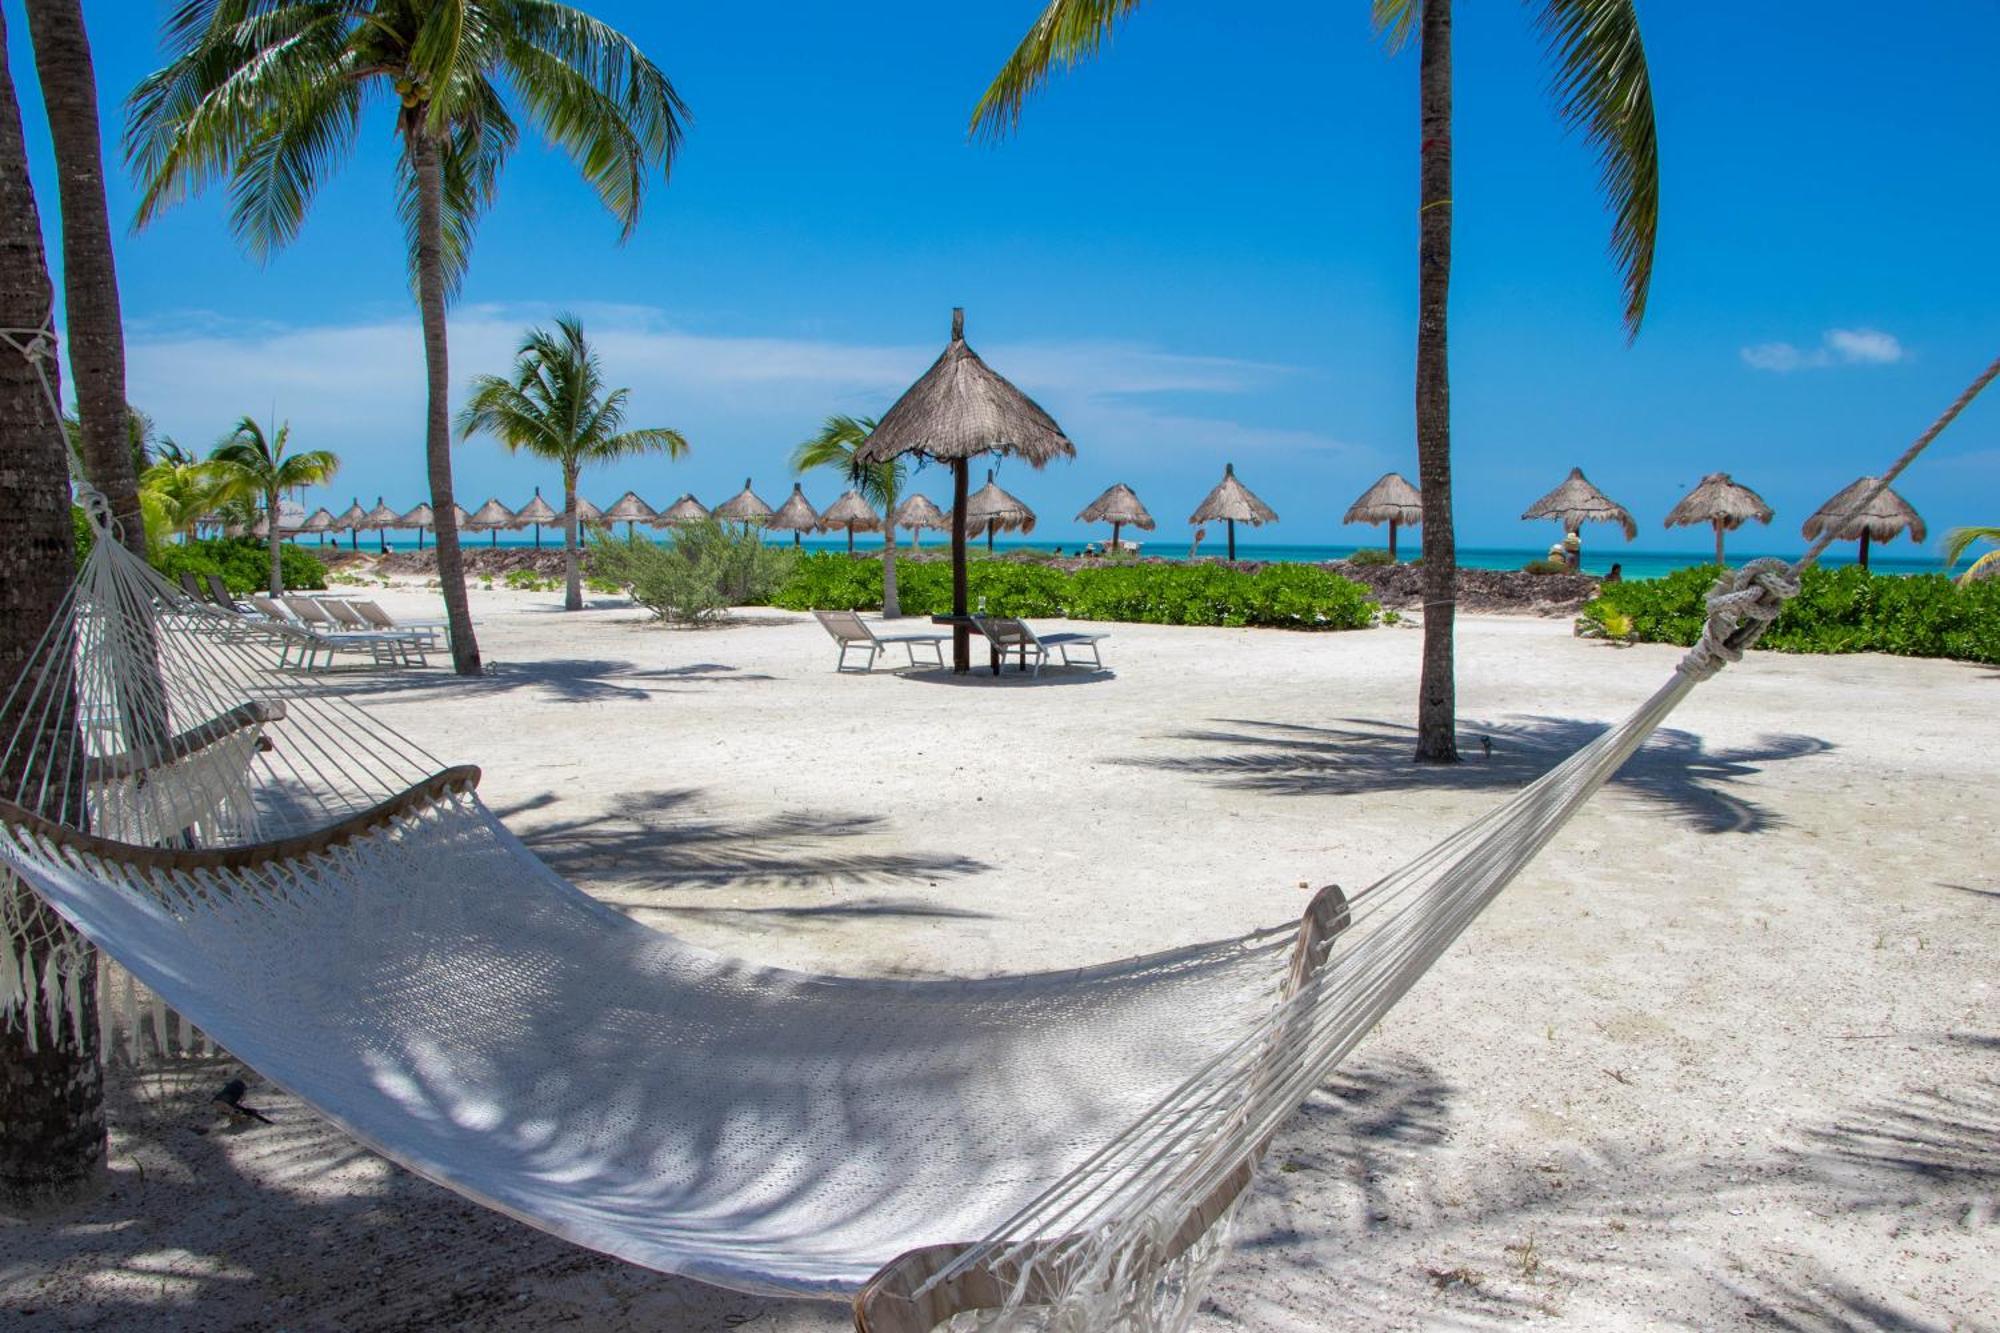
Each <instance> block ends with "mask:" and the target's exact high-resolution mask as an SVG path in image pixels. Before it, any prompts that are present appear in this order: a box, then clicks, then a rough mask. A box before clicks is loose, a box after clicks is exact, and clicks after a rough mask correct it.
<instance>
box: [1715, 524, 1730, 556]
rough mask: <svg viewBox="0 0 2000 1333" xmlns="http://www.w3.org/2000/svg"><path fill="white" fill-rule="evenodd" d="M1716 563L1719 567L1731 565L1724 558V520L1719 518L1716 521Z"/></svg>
mask: <svg viewBox="0 0 2000 1333" xmlns="http://www.w3.org/2000/svg"><path fill="white" fill-rule="evenodd" d="M1715 563H1716V564H1718V565H1726V564H1728V563H1729V562H1728V561H1727V560H1724V559H1723V558H1722V520H1721V519H1719V518H1718V519H1716V520H1715Z"/></svg>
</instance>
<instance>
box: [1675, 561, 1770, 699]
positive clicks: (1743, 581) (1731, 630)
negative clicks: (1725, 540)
mask: <svg viewBox="0 0 2000 1333" xmlns="http://www.w3.org/2000/svg"><path fill="white" fill-rule="evenodd" d="M1798 594H1799V576H1798V574H1797V573H1796V572H1795V571H1794V570H1793V569H1792V567H1791V566H1790V565H1788V564H1786V563H1785V562H1784V561H1782V560H1773V559H1769V558H1766V559H1762V560H1752V561H1751V562H1750V563H1749V564H1747V565H1745V566H1743V568H1741V569H1739V570H1737V571H1735V572H1734V573H1733V574H1724V575H1723V576H1722V577H1721V578H1719V579H1717V580H1716V581H1715V586H1714V587H1713V588H1711V589H1709V592H1708V623H1707V624H1705V625H1703V626H1702V630H1701V639H1700V640H1699V641H1698V642H1697V643H1696V644H1695V646H1694V647H1693V648H1692V649H1691V650H1690V651H1689V652H1688V655H1687V656H1686V657H1684V658H1682V659H1681V663H1680V665H1679V666H1678V667H1677V668H1675V669H1676V670H1678V671H1679V672H1681V673H1682V674H1683V675H1688V676H1692V677H1694V678H1695V679H1696V680H1707V679H1708V678H1709V677H1710V676H1713V675H1714V674H1715V673H1716V672H1718V671H1720V670H1722V668H1723V667H1724V666H1726V665H1728V664H1729V663H1731V662H1740V661H1742V660H1743V651H1744V649H1746V648H1748V647H1750V645H1751V644H1753V643H1755V642H1757V640H1758V639H1759V638H1761V637H1762V636H1763V633H1764V631H1765V630H1767V629H1769V628H1770V627H1771V622H1772V621H1774V620H1776V619H1777V618H1778V614H1779V612H1781V611H1783V610H1784V609H1785V603H1786V602H1788V601H1790V600H1791V599H1792V598H1794V597H1796V596H1798Z"/></svg>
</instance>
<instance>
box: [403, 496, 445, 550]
mask: <svg viewBox="0 0 2000 1333" xmlns="http://www.w3.org/2000/svg"><path fill="white" fill-rule="evenodd" d="M436 524H437V513H436V511H435V510H433V509H432V508H431V507H430V506H429V505H427V504H420V505H418V506H417V507H416V508H415V509H412V510H411V511H410V512H409V513H407V514H404V515H403V516H402V517H401V518H399V519H397V520H396V526H397V527H399V528H415V529H416V530H417V549H418V550H419V551H421V550H423V549H424V529H425V528H428V527H434V526H436Z"/></svg>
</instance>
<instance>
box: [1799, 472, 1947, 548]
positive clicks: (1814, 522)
mask: <svg viewBox="0 0 2000 1333" xmlns="http://www.w3.org/2000/svg"><path fill="white" fill-rule="evenodd" d="M1877 480H1878V478H1875V477H1863V478H1862V479H1861V480H1859V481H1857V482H1855V483H1854V484H1853V485H1852V486H1849V487H1848V488H1847V489H1845V490H1843V491H1842V492H1841V493H1840V494H1838V495H1836V496H1834V497H1833V498H1832V499H1831V500H1828V501H1827V502H1826V503H1825V504H1823V505H1821V506H1820V507H1819V509H1818V511H1817V512H1815V513H1814V514H1813V516H1812V517H1811V518H1809V519H1807V520H1806V522H1805V526H1804V527H1803V528H1801V529H1800V532H1801V533H1803V534H1804V536H1805V537H1806V539H1807V540H1808V541H1813V540H1817V539H1818V537H1819V535H1820V534H1821V533H1822V532H1826V533H1831V534H1832V536H1833V540H1835V541H1837V542H1851V541H1859V542H1860V543H1861V557H1860V561H1859V563H1860V565H1861V567H1862V568H1863V569H1866V568H1868V545H1869V543H1870V542H1886V541H1893V540H1894V539H1895V537H1896V535H1897V534H1898V533H1903V532H1907V533H1909V534H1910V540H1911V541H1913V542H1918V543H1922V542H1923V540H1924V539H1925V538H1926V537H1928V536H1929V535H1930V530H1929V529H1928V528H1926V527H1925V526H1924V520H1923V517H1922V515H1920V514H1918V513H1917V511H1916V510H1914V509H1912V508H1911V507H1910V502H1909V501H1908V500H1905V499H1904V498H1903V497H1902V496H1900V495H1898V494H1896V493H1895V492H1894V491H1892V490H1890V489H1889V488H1888V487H1887V486H1884V487H1883V488H1882V492H1881V494H1879V495H1877V496H1876V497H1875V498H1874V499H1872V500H1867V502H1866V503H1865V504H1864V503H1863V501H1864V500H1866V498H1867V495H1868V493H1869V492H1870V491H1872V490H1874V489H1875V483H1876V481H1877Z"/></svg>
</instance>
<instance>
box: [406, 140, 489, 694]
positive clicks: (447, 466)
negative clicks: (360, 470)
mask: <svg viewBox="0 0 2000 1333" xmlns="http://www.w3.org/2000/svg"><path fill="white" fill-rule="evenodd" d="M424 115H425V109H424V108H423V107H421V106H419V107H416V108H414V109H412V110H410V111H407V112H405V113H404V120H403V138H404V144H405V148H406V151H408V152H409V154H410V160H411V163H412V165H414V166H415V168H416V173H417V305H418V307H419V309H421V310H422V312H423V321H424V371H425V379H426V383H427V387H428V390H429V401H428V403H427V405H426V410H425V416H424V457H425V461H426V462H427V463H428V465H429V472H430V483H431V509H432V510H433V511H434V512H436V513H437V514H438V515H439V516H441V517H445V518H449V516H450V514H451V506H452V503H453V500H452V493H451V360H450V351H449V349H448V347H447V345H446V341H445V320H444V163H443V161H442V160H441V159H440V158H439V156H438V146H437V142H436V141H435V140H433V139H432V138H431V135H430V131H429V130H427V129H426V128H424V123H423V122H424ZM437 568H438V583H439V584H440V585H441V586H442V588H443V590H444V613H445V620H446V622H447V624H448V626H449V630H450V634H451V664H452V668H453V670H455V671H457V672H458V674H459V675H461V676H477V675H480V674H482V672H481V669H480V664H479V641H478V640H477V639H475V638H474V637H473V635H472V608H471V607H470V606H469V605H468V604H467V602H466V598H465V560H464V557H463V556H462V555H461V554H460V552H459V546H458V524H456V523H452V522H443V523H440V524H438V526H437Z"/></svg>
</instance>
